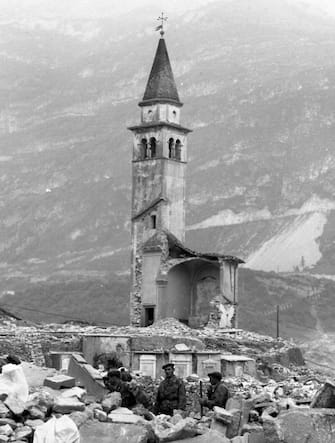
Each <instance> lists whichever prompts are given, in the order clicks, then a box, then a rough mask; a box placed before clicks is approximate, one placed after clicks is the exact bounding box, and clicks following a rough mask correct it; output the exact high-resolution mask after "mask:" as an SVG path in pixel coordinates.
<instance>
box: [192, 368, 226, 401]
mask: <svg viewBox="0 0 335 443" xmlns="http://www.w3.org/2000/svg"><path fill="white" fill-rule="evenodd" d="M207 375H208V377H209V382H210V386H209V388H208V390H207V398H201V399H200V400H199V402H200V405H201V406H206V407H207V408H209V409H213V408H214V406H220V407H221V408H224V407H225V406H226V403H227V400H228V397H229V391H228V388H227V386H226V385H225V384H224V383H223V382H222V381H221V379H222V374H221V373H220V372H210V373H209V374H207Z"/></svg>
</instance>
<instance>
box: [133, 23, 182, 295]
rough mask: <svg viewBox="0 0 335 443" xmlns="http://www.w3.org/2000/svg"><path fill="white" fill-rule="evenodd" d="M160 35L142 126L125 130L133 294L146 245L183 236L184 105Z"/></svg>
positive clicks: (137, 289)
mask: <svg viewBox="0 0 335 443" xmlns="http://www.w3.org/2000/svg"><path fill="white" fill-rule="evenodd" d="M162 27H163V26H162V25H161V26H160V28H161V29H162ZM160 34H161V37H160V39H159V42H158V47H157V50H156V54H155V58H154V62H153V65H152V68H151V72H150V75H149V78H148V81H147V85H146V88H145V92H144V96H143V99H142V101H140V103H139V107H140V122H139V124H138V125H136V126H132V127H130V128H128V129H130V131H132V133H133V156H132V268H131V271H132V294H135V293H136V294H139V293H140V292H141V288H140V286H141V281H140V280H141V278H140V277H139V275H140V274H141V269H140V267H141V261H142V260H141V257H142V254H143V245H144V243H145V242H146V241H147V240H148V239H149V238H150V237H152V236H153V235H154V234H155V233H157V232H159V231H162V230H165V231H169V232H171V233H172V234H173V235H174V236H175V237H177V238H178V239H179V240H180V241H181V242H183V241H184V238H185V170H186V163H187V134H188V133H189V132H190V130H189V129H187V128H185V127H183V126H182V125H181V124H180V114H181V108H182V106H183V104H182V103H181V101H180V100H179V95H178V91H177V87H176V83H175V80H174V77H173V73H172V69H171V64H170V60H169V55H168V52H167V48H166V44H165V39H164V31H163V29H162V30H161V32H160Z"/></svg>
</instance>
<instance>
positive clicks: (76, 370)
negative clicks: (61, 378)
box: [68, 358, 109, 400]
mask: <svg viewBox="0 0 335 443" xmlns="http://www.w3.org/2000/svg"><path fill="white" fill-rule="evenodd" d="M90 368H92V370H91V369H90ZM93 371H95V369H94V368H93V367H91V366H90V365H88V364H87V363H86V361H85V363H79V362H78V361H77V360H76V358H71V360H70V363H69V367H68V374H69V375H71V376H72V377H74V378H75V379H76V380H77V382H78V383H80V385H82V386H84V387H85V389H86V391H87V393H88V395H90V396H94V397H95V398H96V399H97V400H102V399H103V398H104V397H105V395H107V394H108V393H109V391H108V389H107V388H106V387H105V385H104V383H103V381H102V380H101V379H97V378H96V377H95V376H92V374H94V373H93Z"/></svg>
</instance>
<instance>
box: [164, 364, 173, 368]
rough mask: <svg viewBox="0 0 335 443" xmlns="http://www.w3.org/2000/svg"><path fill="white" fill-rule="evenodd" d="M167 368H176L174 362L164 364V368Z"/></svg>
mask: <svg viewBox="0 0 335 443" xmlns="http://www.w3.org/2000/svg"><path fill="white" fill-rule="evenodd" d="M166 368H172V369H174V364H173V363H166V364H165V365H163V366H162V369H166Z"/></svg>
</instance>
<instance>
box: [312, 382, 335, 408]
mask: <svg viewBox="0 0 335 443" xmlns="http://www.w3.org/2000/svg"><path fill="white" fill-rule="evenodd" d="M311 408H335V385H333V384H332V383H330V382H326V383H325V384H324V385H323V386H322V387H321V388H320V389H319V390H318V392H317V393H316V394H315V396H314V398H313V400H312V403H311Z"/></svg>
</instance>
